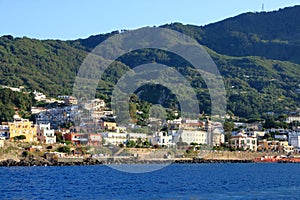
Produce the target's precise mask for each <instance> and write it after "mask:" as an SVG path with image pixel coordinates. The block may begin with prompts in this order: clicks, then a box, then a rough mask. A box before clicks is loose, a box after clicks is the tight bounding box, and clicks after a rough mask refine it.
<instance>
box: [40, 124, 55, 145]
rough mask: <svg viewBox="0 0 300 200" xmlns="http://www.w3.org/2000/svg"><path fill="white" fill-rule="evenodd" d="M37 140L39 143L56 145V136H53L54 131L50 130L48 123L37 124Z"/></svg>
mask: <svg viewBox="0 0 300 200" xmlns="http://www.w3.org/2000/svg"><path fill="white" fill-rule="evenodd" d="M37 139H38V141H39V142H41V143H45V144H53V143H56V136H55V135H54V129H51V128H50V123H48V124H39V125H38V126H37Z"/></svg>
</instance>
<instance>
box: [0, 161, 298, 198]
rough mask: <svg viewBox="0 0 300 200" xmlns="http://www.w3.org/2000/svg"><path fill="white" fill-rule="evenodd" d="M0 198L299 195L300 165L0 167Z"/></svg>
mask: <svg viewBox="0 0 300 200" xmlns="http://www.w3.org/2000/svg"><path fill="white" fill-rule="evenodd" d="M121 166H122V165H121ZM119 167H120V165H119ZM124 167H125V169H126V167H131V166H130V165H129V166H126V165H124ZM139 167H140V168H143V167H145V168H147V167H149V165H139ZM150 167H151V166H150ZM0 199H9V200H11V199H18V200H19V199H20V200H21V199H22V200H23V199H56V200H57V199H100V200H101V199H104V200H106V199H120V200H124V199H125V200H126V199H130V200H131V199H134V200H135V199H142V200H146V199H170V200H171V199H191V200H195V199H300V164H293V163H284V164H280V163H247V164H246V163H230V164H229V163H228V164H225V163H224V164H216V163H215V164H171V165H168V166H163V167H161V168H158V169H156V170H153V171H150V172H143V173H142V172H139V173H132V172H130V173H129V172H126V170H125V171H122V170H119V168H114V167H111V166H109V165H94V166H61V167H50V166H43V167H38V166H35V167H0Z"/></svg>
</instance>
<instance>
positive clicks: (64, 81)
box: [0, 6, 300, 117]
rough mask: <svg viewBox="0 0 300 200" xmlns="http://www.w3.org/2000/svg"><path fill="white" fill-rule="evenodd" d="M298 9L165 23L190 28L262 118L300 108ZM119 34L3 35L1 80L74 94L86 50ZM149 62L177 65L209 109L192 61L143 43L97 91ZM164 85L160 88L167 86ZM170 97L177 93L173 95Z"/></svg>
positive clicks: (240, 100) (246, 110)
mask: <svg viewBox="0 0 300 200" xmlns="http://www.w3.org/2000/svg"><path fill="white" fill-rule="evenodd" d="M299 14H300V6H295V7H291V8H285V9H282V10H279V11H276V12H270V13H245V14H242V15H239V16H236V17H233V18H229V19H226V20H223V21H220V22H217V23H214V24H210V25H207V26H204V27H198V26H192V25H182V24H180V23H173V24H168V25H164V26H162V27H166V28H171V29H173V30H177V31H180V32H183V33H185V34H187V35H189V36H191V37H194V38H195V39H196V40H197V41H199V43H200V44H203V45H205V46H206V48H207V51H208V53H209V54H210V55H211V56H212V58H213V60H214V61H215V62H216V64H217V67H218V68H219V70H220V72H221V74H222V75H223V77H224V82H225V85H226V91H227V98H228V110H229V111H231V112H233V113H235V114H236V115H238V116H242V117H260V116H262V115H263V113H265V112H270V111H274V112H280V113H282V112H284V111H293V110H295V109H296V107H300V105H299V102H300V101H299V100H300V99H299V94H298V93H297V91H298V90H299V84H300V80H299V78H298V77H299V75H300V66H299V63H300V56H299V52H300V45H299V41H300V35H299V33H300V25H299V23H297V21H298V19H299V18H300V16H299ZM114 34H119V32H118V31H115V32H112V33H108V34H101V35H95V36H91V37H89V38H87V39H78V40H72V41H59V40H36V39H29V38H26V37H24V38H13V37H12V36H2V37H0V84H2V85H9V86H19V85H25V86H26V87H27V88H29V89H31V90H34V89H37V90H39V91H42V92H44V93H46V94H47V95H50V96H56V95H59V94H71V93H72V86H73V82H74V79H75V76H76V72H77V71H78V69H79V67H80V65H81V63H82V61H83V60H84V58H85V56H86V55H87V54H88V52H90V51H91V50H92V49H93V48H94V47H95V46H97V45H98V44H99V43H100V42H102V41H104V40H105V39H106V38H108V37H110V36H112V35H114ZM140 56H143V59H140ZM149 61H151V62H156V63H162V64H166V65H168V66H173V67H175V68H177V69H178V71H179V72H180V73H182V74H183V75H184V76H185V77H186V79H187V80H189V81H190V83H191V85H192V86H193V87H194V88H195V91H196V92H197V96H198V98H199V105H200V109H201V110H202V111H204V112H206V113H209V112H210V98H209V94H208V91H207V88H206V86H205V83H204V81H203V80H202V78H201V77H200V76H198V75H197V74H195V73H194V71H193V70H191V66H190V65H189V63H186V62H184V61H182V60H180V59H178V58H177V57H176V56H175V55H172V54H168V53H167V52H163V51H149V50H144V51H139V52H132V53H129V54H127V55H124V56H123V57H121V58H120V59H119V62H116V63H114V65H113V66H112V67H111V69H110V70H108V71H107V72H106V75H105V77H103V80H100V83H99V87H98V90H97V91H98V93H97V96H99V97H101V98H104V99H109V95H110V92H111V90H112V88H113V86H114V85H115V84H116V82H117V81H118V79H119V78H120V77H121V76H122V75H123V74H124V73H125V72H126V70H128V67H133V66H137V65H140V64H144V63H145V62H149ZM154 88H155V87H154ZM156 88H160V87H156ZM143 90H144V92H141V91H139V93H141V94H143V95H141V98H146V97H147V96H152V98H151V102H152V103H155V101H159V102H163V103H164V106H171V107H172V106H174V105H175V103H174V99H161V98H159V99H155V97H154V96H153V95H151V94H152V93H153V87H152V86H149V87H148V88H147V87H145V88H143ZM161 90H162V91H157V92H158V93H159V92H164V93H165V91H167V90H165V88H162V89H161ZM156 96H159V95H156ZM163 96H166V97H172V98H173V95H171V94H167V95H166V94H164V95H163ZM145 100H146V99H145ZM168 101H170V102H171V103H168Z"/></svg>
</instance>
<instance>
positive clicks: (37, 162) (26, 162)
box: [0, 158, 103, 167]
mask: <svg viewBox="0 0 300 200" xmlns="http://www.w3.org/2000/svg"><path fill="white" fill-rule="evenodd" d="M99 164H103V163H102V162H100V161H98V160H96V159H92V158H87V159H84V160H83V161H82V162H58V161H52V162H50V161H48V160H46V159H38V158H31V159H21V160H19V161H17V160H13V159H7V160H3V161H0V167H10V166H73V165H99Z"/></svg>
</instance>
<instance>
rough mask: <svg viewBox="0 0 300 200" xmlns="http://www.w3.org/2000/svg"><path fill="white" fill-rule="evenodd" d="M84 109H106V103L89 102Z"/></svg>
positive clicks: (98, 100) (99, 100)
mask: <svg viewBox="0 0 300 200" xmlns="http://www.w3.org/2000/svg"><path fill="white" fill-rule="evenodd" d="M84 107H85V109H87V110H99V109H102V108H105V102H104V100H102V99H93V100H88V102H87V103H86V104H85V105H84Z"/></svg>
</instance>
